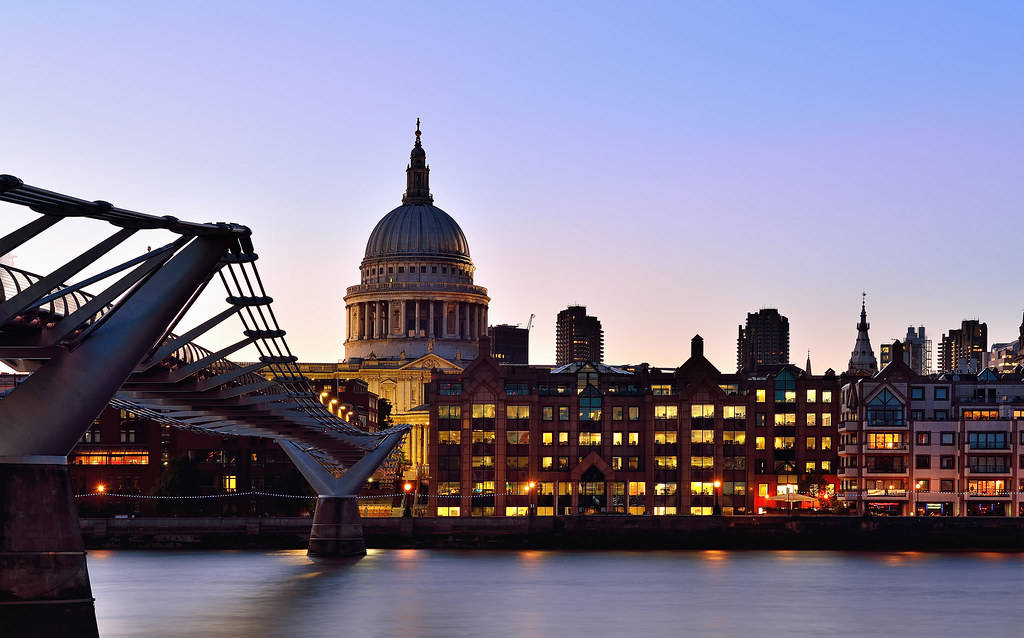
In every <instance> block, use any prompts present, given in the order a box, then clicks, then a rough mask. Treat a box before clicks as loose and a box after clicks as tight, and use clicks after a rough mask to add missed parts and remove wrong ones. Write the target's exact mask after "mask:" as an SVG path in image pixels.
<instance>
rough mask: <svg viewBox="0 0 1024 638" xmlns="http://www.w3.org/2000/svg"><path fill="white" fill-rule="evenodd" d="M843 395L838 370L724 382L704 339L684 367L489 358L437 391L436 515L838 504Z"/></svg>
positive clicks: (433, 397) (440, 382)
mask: <svg viewBox="0 0 1024 638" xmlns="http://www.w3.org/2000/svg"><path fill="white" fill-rule="evenodd" d="M480 351H481V352H482V353H483V352H489V351H490V349H489V348H487V347H484V346H483V344H481V348H480ZM839 387H840V383H839V378H838V377H837V376H836V375H835V374H834V373H833V372H832V371H831V370H830V371H828V372H827V373H826V374H825V375H821V376H811V375H808V374H806V373H805V372H804V371H803V370H800V369H799V368H798V367H796V366H791V365H777V366H773V367H771V368H770V369H764V370H762V372H761V373H759V376H753V375H749V374H723V373H721V372H719V371H718V370H717V369H716V368H715V366H714V365H712V364H711V362H709V361H708V360H707V359H706V358H705V357H704V353H703V340H702V339H701V338H700V337H699V336H697V337H694V339H693V341H692V352H691V356H690V358H689V359H688V360H687V361H686V362H685V363H683V364H682V365H681V366H680V367H678V368H676V369H658V368H651V367H648V366H634V367H621V368H616V367H612V366H608V365H603V364H600V363H593V362H574V363H570V364H566V365H563V366H560V367H556V368H551V367H543V366H502V365H499V364H498V363H497V362H495V361H494V360H493V359H491V358H490V357H483V356H482V357H480V358H478V359H476V360H475V361H474V362H473V363H471V364H470V365H469V366H468V367H467V368H466V369H465V370H463V371H462V372H461V373H460V374H438V375H435V376H434V378H433V380H432V381H431V383H430V386H429V389H428V396H429V401H430V428H429V433H430V434H429V436H430V446H429V450H430V468H431V469H432V471H431V477H430V478H431V480H430V492H431V494H432V495H433V496H435V497H437V498H434V499H431V500H430V506H429V508H428V509H429V510H430V512H431V513H433V512H436V513H437V514H438V515H439V516H491V515H497V516H502V515H505V516H521V515H526V514H527V513H528V512H529V511H530V508H532V507H535V508H536V513H537V514H538V515H541V516H544V515H554V514H558V515H572V514H593V513H601V512H617V513H629V514H634V515H666V514H669V515H670V514H697V515H709V514H712V513H713V511H714V507H715V502H716V500H717V501H718V503H719V504H720V506H721V508H722V513H723V514H726V515H729V514H740V513H747V514H749V513H758V512H766V511H768V510H769V509H770V508H772V507H775V506H777V505H778V502H777V501H773V500H771V497H774V496H777V495H780V494H785V493H786V492H797V491H799V492H802V493H805V494H807V493H811V494H816V495H819V496H821V498H822V500H823V501H824V502H825V503H826V504H827V503H829V502H830V501H831V500H832V498H831V495H832V494H833V493H834V490H835V483H836V475H835V466H836V453H835V450H834V447H833V443H834V442H836V443H837V442H838V441H837V439H836V427H835V424H836V422H837V421H838V417H839V405H838V394H839ZM716 481H718V482H719V487H718V488H717V489H716V487H715V483H716ZM531 483H533V485H534V487H533V489H531V488H530V484H531Z"/></svg>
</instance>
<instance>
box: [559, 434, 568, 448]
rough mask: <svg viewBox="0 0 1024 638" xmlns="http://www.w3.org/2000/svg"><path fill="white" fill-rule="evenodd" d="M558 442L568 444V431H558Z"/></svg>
mask: <svg viewBox="0 0 1024 638" xmlns="http://www.w3.org/2000/svg"><path fill="white" fill-rule="evenodd" d="M558 444H559V445H569V433H568V432H559V433H558Z"/></svg>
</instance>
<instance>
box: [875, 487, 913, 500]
mask: <svg viewBox="0 0 1024 638" xmlns="http://www.w3.org/2000/svg"><path fill="white" fill-rule="evenodd" d="M864 498H884V499H894V498H895V499H904V498H907V490H905V489H900V488H893V489H891V490H864Z"/></svg>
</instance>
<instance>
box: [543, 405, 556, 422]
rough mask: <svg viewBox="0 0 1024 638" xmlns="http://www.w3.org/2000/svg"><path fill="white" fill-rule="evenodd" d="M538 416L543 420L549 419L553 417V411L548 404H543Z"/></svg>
mask: <svg viewBox="0 0 1024 638" xmlns="http://www.w3.org/2000/svg"><path fill="white" fill-rule="evenodd" d="M540 418H541V419H543V420H545V421H551V420H552V419H554V418H555V411H554V408H552V407H551V406H550V405H545V406H544V407H543V408H541V412H540Z"/></svg>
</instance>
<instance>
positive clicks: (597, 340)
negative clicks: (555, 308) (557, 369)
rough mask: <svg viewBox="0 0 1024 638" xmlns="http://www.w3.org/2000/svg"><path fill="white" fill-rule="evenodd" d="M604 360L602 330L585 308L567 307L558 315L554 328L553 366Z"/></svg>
mask: <svg viewBox="0 0 1024 638" xmlns="http://www.w3.org/2000/svg"><path fill="white" fill-rule="evenodd" d="M603 360H604V330H602V329H601V322H600V321H598V320H597V317H592V316H590V315H588V314H587V307H586V306H569V307H568V308H566V309H565V310H563V311H561V312H560V313H558V325H557V327H556V328H555V365H559V366H561V365H565V364H567V363H569V362H571V361H590V362H592V363H601V362H602V361H603Z"/></svg>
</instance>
